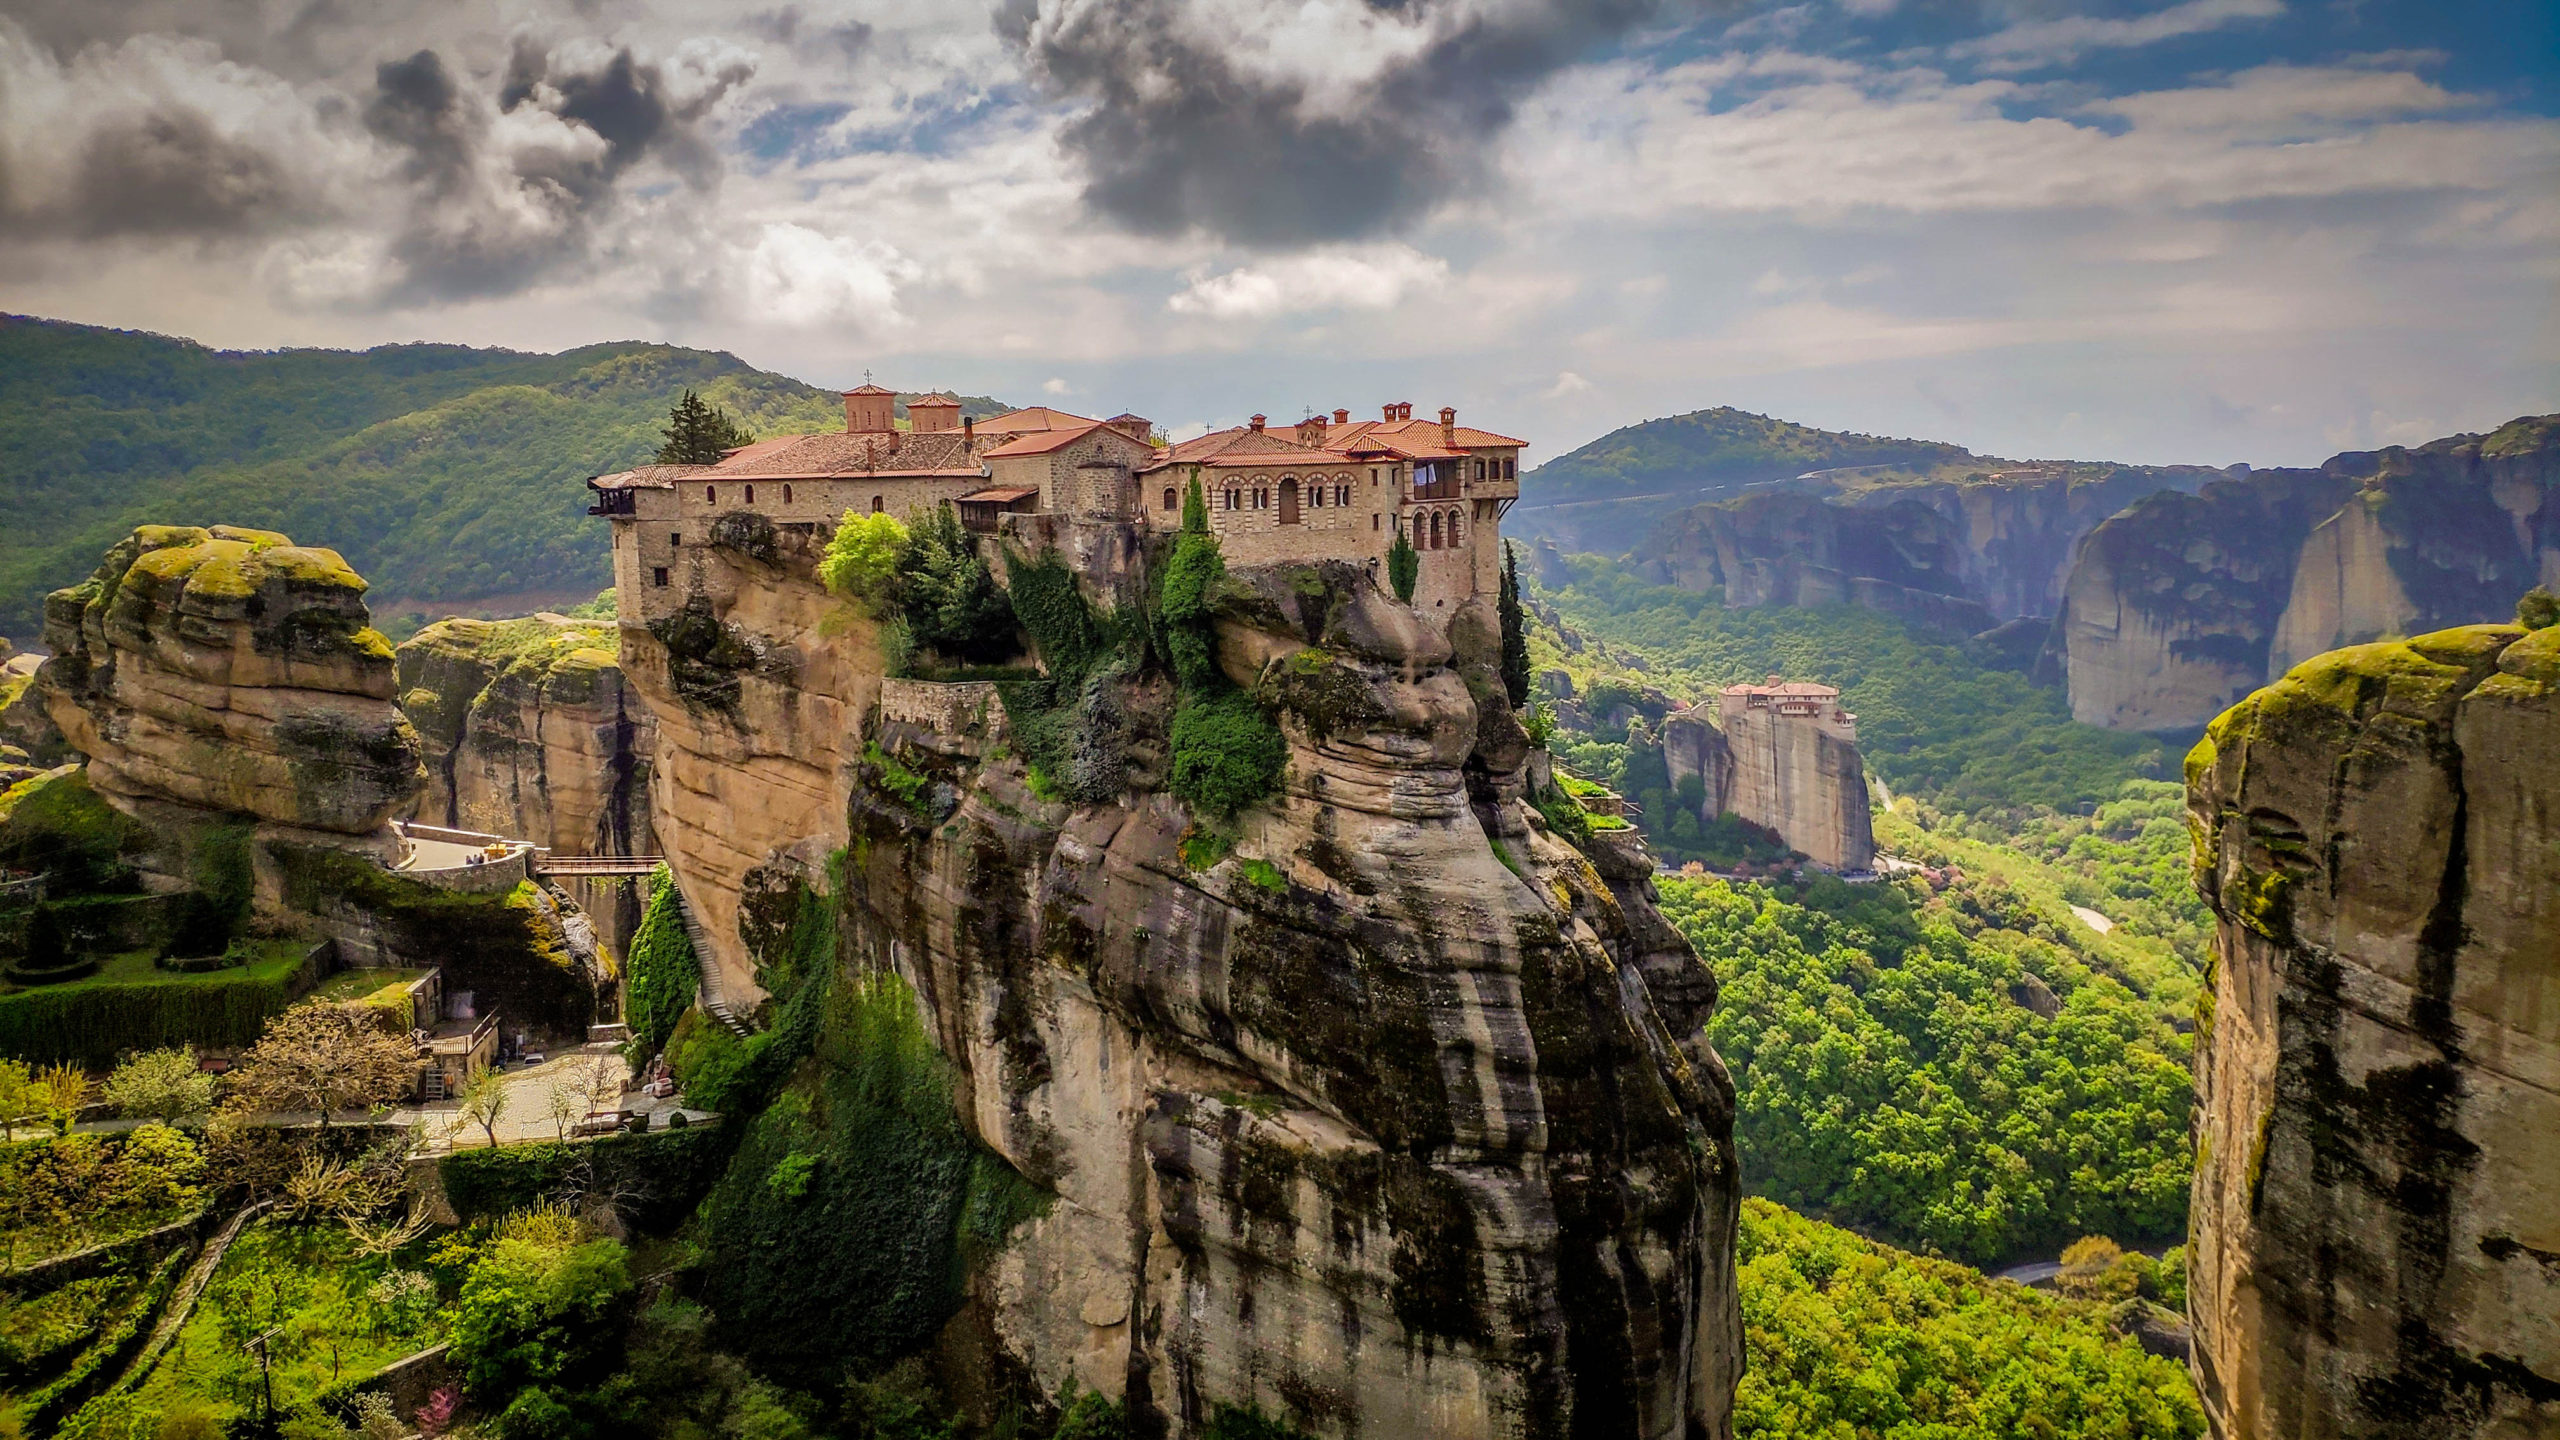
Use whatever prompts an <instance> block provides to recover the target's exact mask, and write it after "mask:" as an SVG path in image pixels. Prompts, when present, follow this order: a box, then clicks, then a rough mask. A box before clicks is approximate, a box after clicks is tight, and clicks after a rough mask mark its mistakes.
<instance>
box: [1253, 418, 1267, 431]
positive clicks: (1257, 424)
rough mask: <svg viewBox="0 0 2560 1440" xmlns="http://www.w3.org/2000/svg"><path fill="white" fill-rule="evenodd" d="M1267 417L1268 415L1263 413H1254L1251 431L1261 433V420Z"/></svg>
mask: <svg viewBox="0 0 2560 1440" xmlns="http://www.w3.org/2000/svg"><path fill="white" fill-rule="evenodd" d="M1268 418H1270V417H1268V416H1264V415H1256V416H1254V417H1253V433H1255V434H1256V435H1259V434H1261V433H1262V422H1263V421H1264V420H1266V419H1268Z"/></svg>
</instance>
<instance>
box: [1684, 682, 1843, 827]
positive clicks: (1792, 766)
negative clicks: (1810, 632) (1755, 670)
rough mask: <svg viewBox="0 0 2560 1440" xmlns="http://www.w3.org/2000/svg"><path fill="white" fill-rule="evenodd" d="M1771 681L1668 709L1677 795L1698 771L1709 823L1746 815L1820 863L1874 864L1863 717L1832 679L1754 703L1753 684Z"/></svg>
mask: <svg viewBox="0 0 2560 1440" xmlns="http://www.w3.org/2000/svg"><path fill="white" fill-rule="evenodd" d="M1777 684H1778V677H1777V676H1774V675H1773V676H1771V677H1769V685H1770V686H1771V687H1774V686H1776V685H1777ZM1767 688H1769V687H1761V686H1736V687H1732V688H1729V689H1728V690H1726V691H1725V692H1724V693H1723V694H1721V695H1719V696H1717V697H1716V699H1715V701H1714V702H1713V703H1712V704H1710V703H1708V702H1700V703H1699V704H1696V705H1693V706H1690V707H1689V708H1687V709H1685V710H1676V711H1673V712H1672V713H1671V714H1669V715H1666V716H1664V717H1663V720H1662V759H1663V768H1664V769H1665V770H1666V771H1667V772H1668V773H1669V775H1670V779H1671V789H1672V792H1673V794H1674V795H1685V794H1688V793H1690V788H1689V787H1688V784H1687V782H1688V781H1689V780H1690V779H1691V777H1695V778H1696V779H1697V780H1698V782H1699V783H1698V785H1697V786H1696V787H1695V792H1696V793H1697V795H1698V796H1699V802H1698V811H1697V815H1698V818H1699V819H1700V820H1701V821H1706V820H1713V819H1715V818H1716V817H1718V816H1720V815H1735V816H1739V817H1740V818H1742V819H1744V820H1747V821H1750V822H1751V823H1752V824H1754V825H1757V826H1760V827H1761V828H1763V829H1766V830H1772V831H1775V832H1776V833H1777V834H1778V835H1779V837H1780V838H1782V839H1784V840H1785V841H1786V842H1787V844H1788V845H1789V846H1791V847H1793V848H1794V849H1796V850H1799V851H1801V852H1803V854H1804V855H1805V856H1806V858H1808V859H1810V860H1812V861H1813V862H1814V863H1816V864H1818V865H1827V866H1829V867H1831V868H1832V869H1835V870H1864V869H1866V868H1867V867H1868V866H1870V865H1872V864H1874V863H1875V858H1876V842H1875V821H1874V818H1873V816H1872V815H1871V814H1870V809H1871V805H1870V802H1869V799H1868V795H1867V772H1866V762H1865V761H1864V760H1863V759H1861V758H1860V756H1859V754H1858V732H1857V726H1856V721H1855V718H1854V717H1852V716H1849V715H1847V714H1846V712H1844V711H1842V710H1841V709H1840V704H1839V700H1840V692H1838V691H1836V690H1832V689H1830V687H1828V686H1811V687H1797V688H1799V689H1808V690H1818V691H1820V692H1822V693H1821V694H1820V695H1819V696H1816V697H1812V699H1811V701H1810V702H1809V703H1799V704H1793V705H1790V706H1788V707H1787V710H1785V711H1782V710H1780V709H1778V708H1773V707H1768V706H1765V705H1763V706H1756V707H1755V706H1753V705H1751V704H1750V703H1749V701H1750V695H1751V692H1753V691H1755V690H1765V689H1767ZM1764 698H1765V697H1764ZM1789 712H1794V713H1789Z"/></svg>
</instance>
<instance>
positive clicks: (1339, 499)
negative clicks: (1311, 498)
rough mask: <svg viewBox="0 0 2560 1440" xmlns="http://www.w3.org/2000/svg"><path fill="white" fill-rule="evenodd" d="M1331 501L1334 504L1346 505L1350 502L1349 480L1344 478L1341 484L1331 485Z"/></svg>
mask: <svg viewBox="0 0 2560 1440" xmlns="http://www.w3.org/2000/svg"><path fill="white" fill-rule="evenodd" d="M1333 503H1334V504H1336V505H1348V504H1350V503H1351V482H1350V481H1348V480H1345V481H1343V482H1342V483H1341V484H1339V485H1336V486H1334V487H1333Z"/></svg>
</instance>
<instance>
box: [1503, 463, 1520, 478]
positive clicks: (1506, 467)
mask: <svg viewBox="0 0 2560 1440" xmlns="http://www.w3.org/2000/svg"><path fill="white" fill-rule="evenodd" d="M1502 478H1503V479H1505V480H1517V479H1519V478H1520V462H1519V461H1517V460H1505V461H1503V462H1502Z"/></svg>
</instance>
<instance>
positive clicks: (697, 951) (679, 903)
mask: <svg viewBox="0 0 2560 1440" xmlns="http://www.w3.org/2000/svg"><path fill="white" fill-rule="evenodd" d="M676 915H677V917H678V918H680V919H681V920H683V921H684V935H685V938H686V939H687V940H690V941H692V942H693V963H694V965H695V966H696V967H697V968H699V969H700V970H701V972H702V985H701V988H700V989H699V990H697V991H696V992H695V994H694V1000H695V1003H697V1004H699V1005H700V1006H701V1007H702V1009H703V1013H705V1014H707V1015H709V1016H710V1017H711V1018H712V1019H714V1020H717V1021H719V1022H720V1023H721V1024H722V1025H725V1026H727V1027H728V1029H729V1033H730V1034H732V1035H747V1034H751V1033H753V1032H752V1031H751V1030H750V1028H749V1027H748V1025H747V1022H746V1021H745V1020H744V1019H741V1018H740V1017H739V1015H738V1013H737V1012H736V1011H735V1010H732V1009H730V1008H729V999H728V994H727V992H726V991H724V990H723V989H722V988H721V986H720V965H719V962H718V961H716V960H714V959H713V958H712V951H711V933H710V932H709V931H707V930H705V929H703V928H702V922H701V921H700V920H697V919H695V918H694V914H693V907H692V906H691V905H688V904H686V903H685V898H684V892H682V891H678V892H676Z"/></svg>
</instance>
